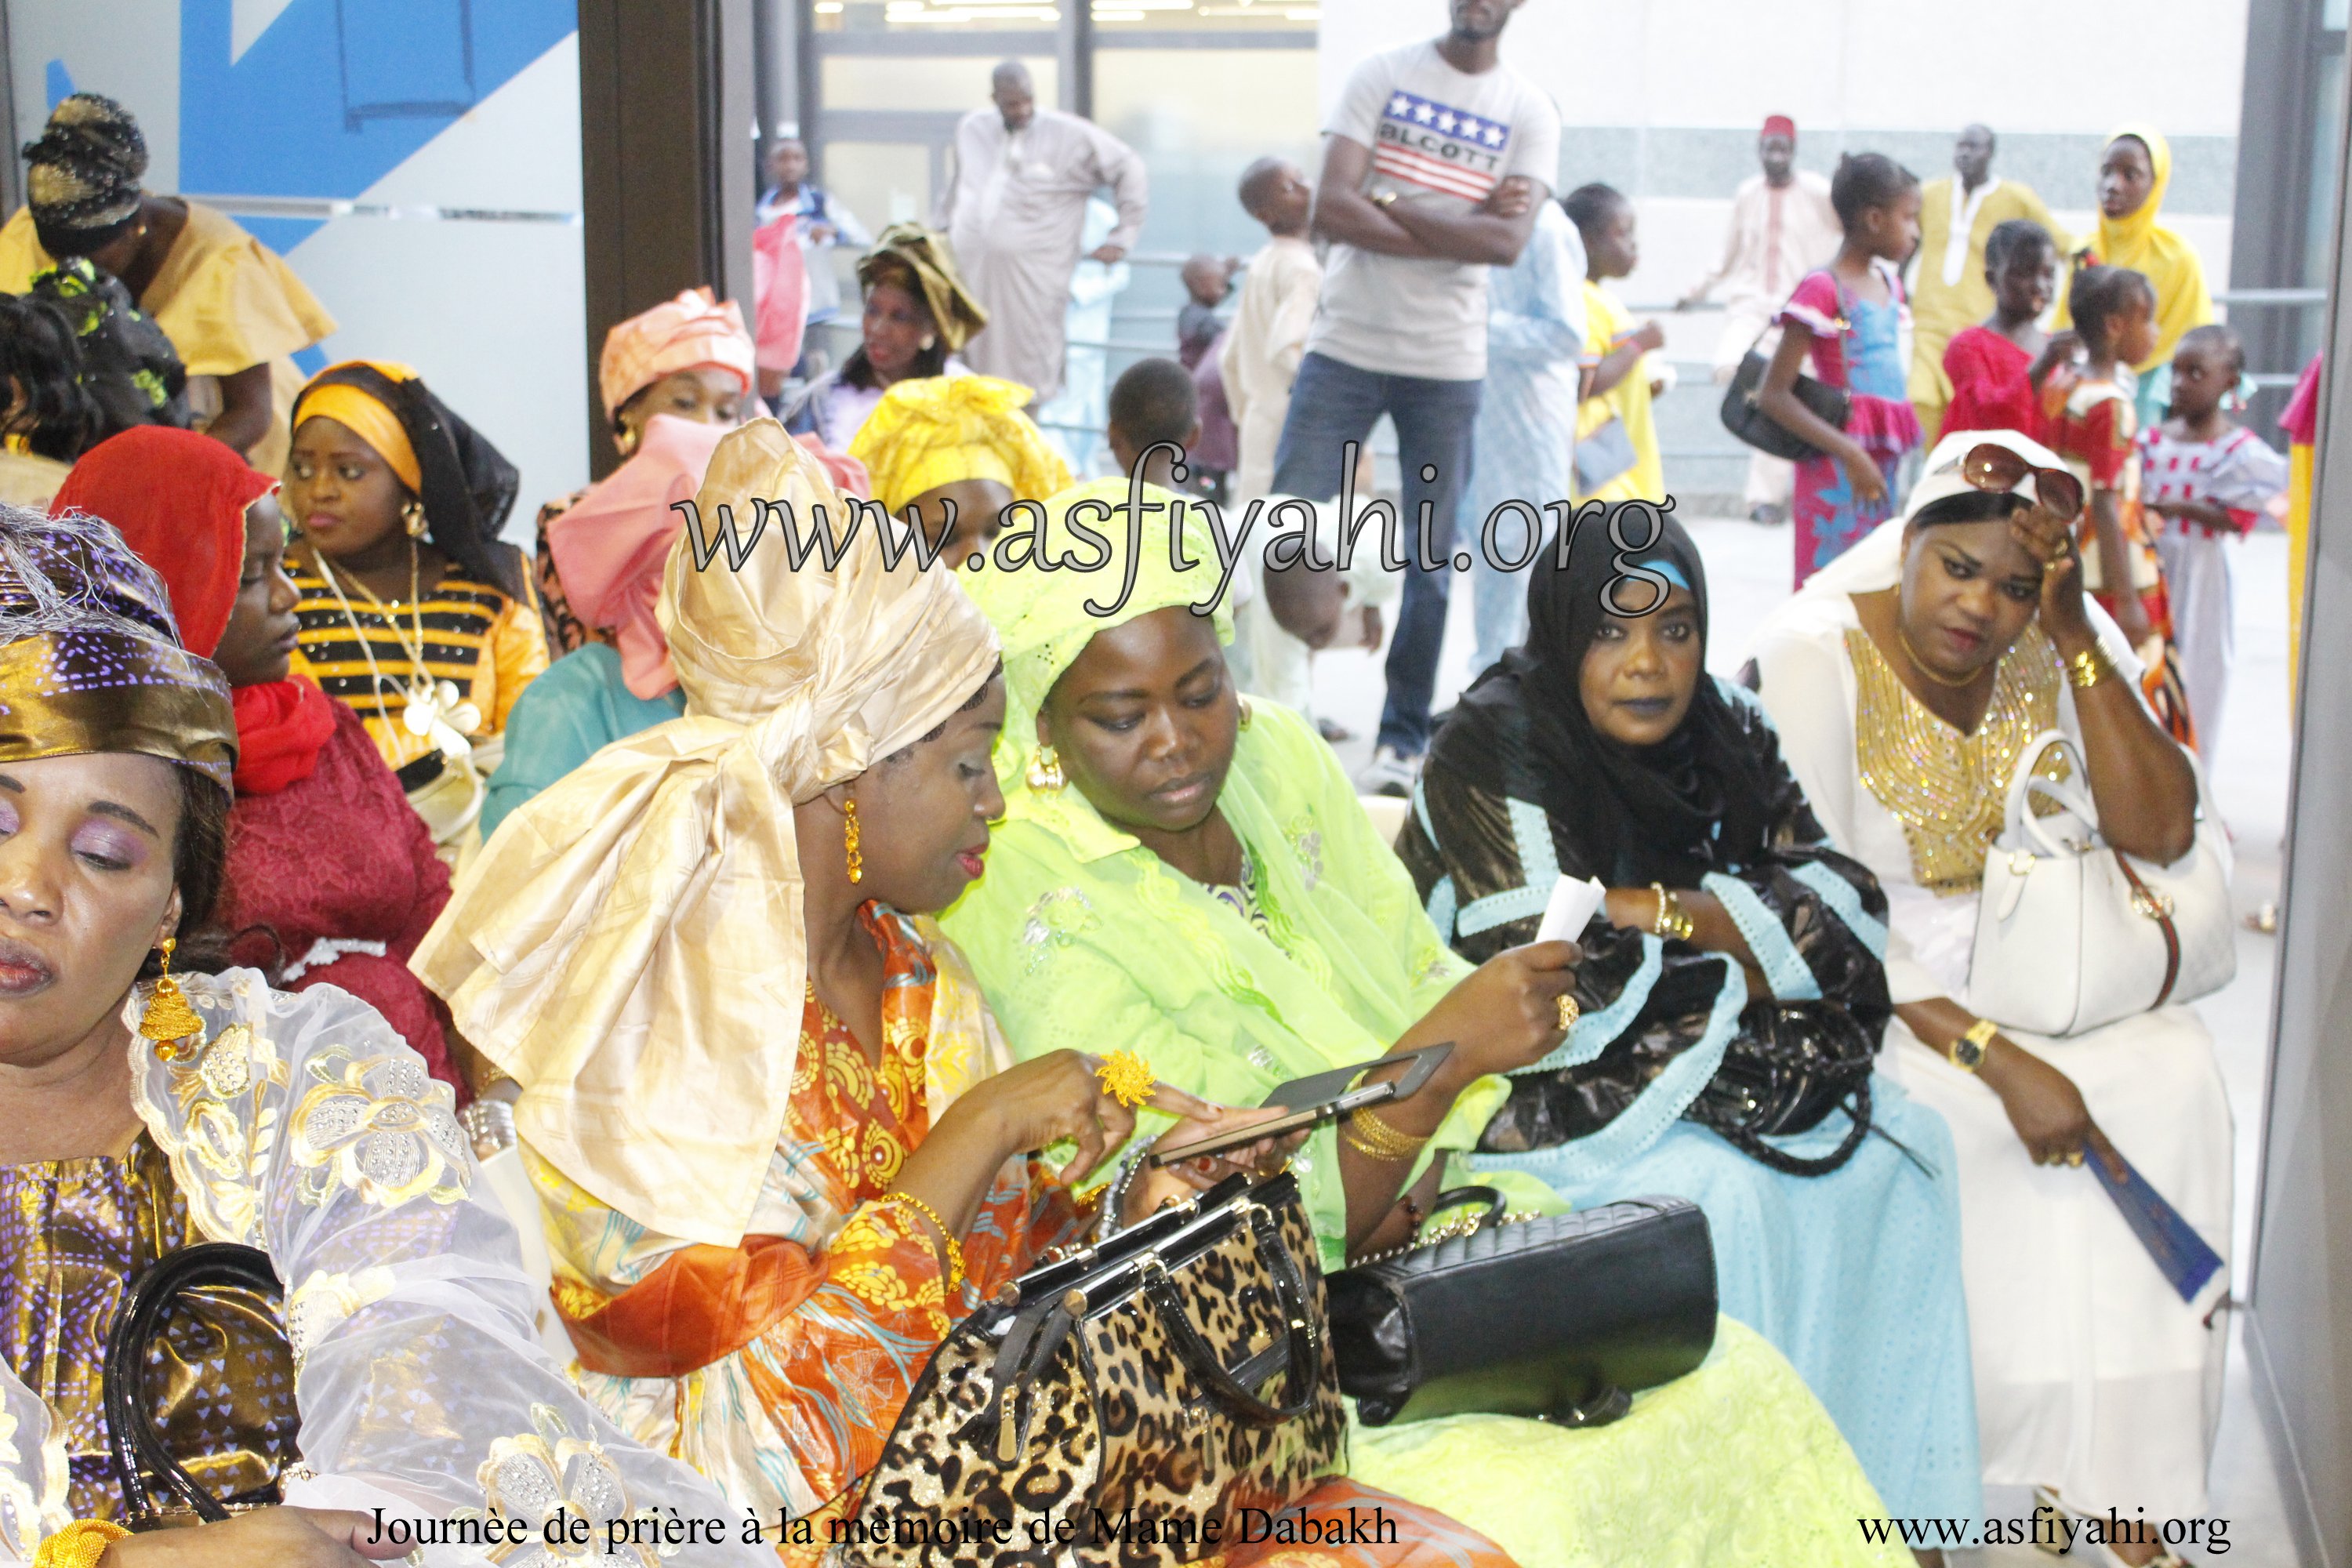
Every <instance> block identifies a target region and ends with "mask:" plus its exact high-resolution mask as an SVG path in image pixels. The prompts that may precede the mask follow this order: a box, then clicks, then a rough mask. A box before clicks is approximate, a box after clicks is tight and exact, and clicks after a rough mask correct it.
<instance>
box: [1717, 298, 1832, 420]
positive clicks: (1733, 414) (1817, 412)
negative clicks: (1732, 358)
mask: <svg viewBox="0 0 2352 1568" xmlns="http://www.w3.org/2000/svg"><path fill="white" fill-rule="evenodd" d="M1838 304H1839V308H1840V309H1841V310H1843V308H1844V304H1845V300H1844V294H1843V290H1840V293H1839V299H1838ZM1841 325H1843V322H1842V323H1841ZM1771 330H1772V328H1771V326H1770V324H1769V323H1767V325H1766V326H1765V328H1764V332H1769V331H1771ZM1764 332H1759V333H1757V334H1756V342H1757V343H1761V342H1763V341H1764ZM1851 352H1852V349H1851V347H1850V346H1849V349H1848V353H1851ZM1771 368H1772V362H1771V361H1770V360H1769V359H1768V358H1766V357H1765V356H1764V354H1763V353H1762V352H1761V351H1760V350H1759V349H1758V348H1757V347H1756V346H1755V344H1750V345H1749V346H1748V353H1746V354H1745V355H1743V356H1742V357H1741V359H1740V361H1739V368H1738V370H1737V371H1735V372H1734V373H1733V374H1732V377H1731V384H1730V385H1729V386H1727V387H1726V388H1724V391H1723V427H1724V428H1725V429H1727V430H1728V431H1730V432H1731V433H1732V434H1733V435H1734V436H1737V437H1739V438H1740V440H1742V441H1744V442H1746V443H1747V444H1748V446H1750V447H1755V448H1756V449H1757V450H1758V451H1759V452H1762V453H1763V454H1765V455H1766V456H1767V457H1772V458H1787V459H1788V460H1789V461H1790V462H1792V463H1801V462H1803V461H1804V460H1805V459H1806V458H1818V457H1820V456H1821V455H1822V451H1821V448H1820V447H1816V446H1814V445H1813V444H1812V443H1811V441H1808V440H1806V439H1805V438H1804V437H1802V436H1800V435H1798V434H1796V433H1795V432H1794V431H1792V430H1790V428H1789V427H1788V426H1785V425H1783V424H1781V423H1780V421H1779V420H1777V419H1775V418H1773V417H1772V416H1770V415H1769V414H1767V413H1765V412H1764V408H1763V405H1762V404H1761V403H1759V401H1758V399H1759V398H1760V397H1762V396H1763V395H1764V377H1765V374H1766V373H1768V372H1769V371H1770V370H1771ZM1790 391H1792V392H1794V393H1795V394H1796V395H1797V401H1798V402H1800V403H1801V404H1803V405H1805V410H1806V412H1808V413H1810V414H1811V415H1812V416H1814V417H1815V418H1817V419H1819V420H1820V421H1821V422H1822V424H1824V425H1827V426H1830V427H1831V428H1832V429H1833V430H1843V429H1844V428H1845V422H1846V420H1847V419H1848V418H1850V417H1851V416H1852V415H1853V398H1852V397H1850V396H1848V395H1847V394H1846V391H1845V389H1844V388H1843V387H1842V386H1832V385H1831V384H1829V383H1828V382H1825V381H1822V380H1821V379H1820V378H1818V377H1816V376H1811V375H1807V374H1805V373H1804V372H1803V371H1799V372H1798V373H1797V380H1796V383H1795V384H1794V385H1792V386H1791V387H1790Z"/></svg>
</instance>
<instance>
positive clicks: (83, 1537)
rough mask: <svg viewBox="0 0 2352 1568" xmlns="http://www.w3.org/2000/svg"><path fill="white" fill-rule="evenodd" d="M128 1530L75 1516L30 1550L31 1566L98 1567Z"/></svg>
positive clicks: (46, 1567)
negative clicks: (31, 1553) (73, 1519)
mask: <svg viewBox="0 0 2352 1568" xmlns="http://www.w3.org/2000/svg"><path fill="white" fill-rule="evenodd" d="M130 1533H131V1532H130V1531H127V1530H125V1529H123V1528H122V1526H121V1525H119V1524H110V1523H108V1522H107V1521H105V1520H102V1519H78V1520H75V1521H73V1522H72V1523H71V1524H68V1525H67V1526H66V1527H65V1528H64V1529H63V1530H60V1531H58V1532H57V1533H56V1534H55V1535H52V1536H50V1537H49V1538H48V1539H47V1541H44V1542H41V1547H40V1550H39V1551H37V1552H34V1553H33V1568H98V1560H99V1559H100V1558H101V1557H103V1556H105V1555H106V1549H107V1548H108V1547H110V1546H111V1545H113V1544H114V1543H115V1542H118V1541H120V1540H121V1539H122V1538H123V1537H124V1536H126V1535H128V1534H130Z"/></svg>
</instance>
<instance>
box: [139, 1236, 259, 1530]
mask: <svg viewBox="0 0 2352 1568" xmlns="http://www.w3.org/2000/svg"><path fill="white" fill-rule="evenodd" d="M206 1289H236V1290H243V1291H247V1292H249V1293H250V1294H252V1295H254V1296H257V1297H261V1298H263V1299H266V1300H270V1301H273V1302H278V1303H281V1304H282V1303H283V1301H284V1300H285V1294H286V1292H285V1288H284V1287H283V1286H282V1285H280V1284H279V1283H278V1274H277V1270H276V1269H274V1268H271V1267H270V1262H269V1255H268V1253H266V1252H263V1251H261V1250H260V1249H259V1248H257V1247H243V1246H240V1245H238V1244H237V1243H236V1242H229V1241H206V1242H199V1243H198V1244H196V1245H195V1246H194V1247H181V1248H179V1249H178V1250H177V1251H174V1252H167V1253H165V1254H164V1255H163V1257H161V1258H157V1259H156V1260H155V1261H154V1262H153V1263H151V1264H149V1265H148V1266H147V1268H145V1269H144V1270H142V1272H141V1273H140V1275H139V1277H138V1278H137V1279H134V1280H132V1281H131V1289H129V1290H128V1291H126V1292H125V1293H124V1295H123V1298H122V1306H121V1310H120V1311H118V1312H117V1313H116V1315H115V1319H114V1327H113V1329H112V1330H111V1331H110V1332H109V1333H108V1335H107V1340H106V1369H105V1399H106V1430H107V1443H108V1447H109V1452H110V1457H111V1458H112V1459H113V1465H114V1476H115V1479H116V1481H117V1482H118V1483H119V1484H120V1485H121V1489H122V1504H123V1519H122V1522H123V1524H124V1525H125V1526H126V1527H127V1528H129V1529H131V1530H132V1531H149V1530H163V1529H169V1528H173V1527H175V1526H180V1525H187V1524H196V1523H205V1524H217V1523H219V1522H220V1521H223V1520H225V1519H227V1518H228V1517H229V1516H230V1515H232V1514H236V1513H243V1512H245V1511H247V1510H251V1509H257V1508H268V1507H270V1506H272V1505H274V1504H276V1503H278V1502H279V1501H281V1500H282V1497H281V1488H280V1484H279V1480H278V1479H272V1480H271V1481H270V1483H269V1484H268V1486H267V1487H264V1488H259V1489H255V1490H253V1491H248V1492H243V1493H240V1494H238V1495H237V1496H235V1497H230V1498H215V1496H213V1494H212V1493H211V1492H209V1491H207V1490H205V1487H204V1484H203V1483H202V1482H200V1481H198V1480H197V1479H196V1478H195V1477H194V1476H192V1475H190V1474H189V1473H188V1469H187V1467H186V1466H184V1465H183V1464H181V1463H180V1461H179V1460H178V1459H177V1458H174V1457H173V1453H172V1449H171V1446H170V1445H169V1444H168V1443H167V1442H165V1440H164V1436H163V1431H162V1429H161V1428H160V1427H158V1426H157V1425H156V1423H155V1416H154V1412H153V1410H152V1406H151V1405H150V1403H149V1400H148V1397H147V1362H148V1352H149V1349H150V1347H151V1346H152V1345H153V1344H154V1343H155V1342H156V1340H157V1339H158V1338H159V1337H160V1336H161V1335H162V1334H163V1328H164V1324H165V1322H166V1321H167V1320H168V1319H169V1318H170V1317H171V1316H172V1313H173V1310H174V1309H175V1308H177V1307H179V1306H180V1305H182V1304H183V1303H184V1301H185V1300H187V1298H188V1297H189V1296H190V1295H191V1293H193V1292H195V1291H199V1290H206ZM289 1355H290V1352H289ZM289 1457H290V1456H289ZM159 1491H160V1492H162V1493H163V1494H164V1496H165V1498H166V1499H167V1501H165V1502H164V1503H163V1504H162V1505H161V1506H159V1505H158V1504H157V1503H156V1502H155V1500H154V1498H155V1494H156V1493H157V1492H159Z"/></svg>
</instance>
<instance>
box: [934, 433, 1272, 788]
mask: <svg viewBox="0 0 2352 1568" xmlns="http://www.w3.org/2000/svg"><path fill="white" fill-rule="evenodd" d="M1128 488H1129V487H1128V481H1127V479H1125V478H1123V477H1121V476H1118V475H1113V476H1111V477H1110V478H1108V479H1090V480H1088V481H1087V483H1085V484H1082V485H1076V486H1073V487H1072V488H1070V489H1066V490H1064V491H1063V492H1062V493H1061V494H1059V495H1057V496H1055V498H1054V499H1053V500H1050V501H1048V502H1047V503H1046V505H1045V515H1046V527H1045V537H1046V538H1047V540H1049V541H1051V542H1053V548H1054V549H1055V551H1056V552H1058V551H1060V550H1062V549H1064V548H1066V547H1067V546H1068V544H1069V542H1070V540H1071V538H1072V534H1071V531H1070V527H1069V522H1068V521H1067V520H1068V518H1069V514H1070V510H1071V509H1072V508H1073V507H1075V506H1076V505H1077V504H1078V503H1079V502H1081V501H1089V500H1092V501H1100V502H1102V503H1103V504H1104V505H1106V506H1108V507H1109V508H1111V509H1112V511H1111V515H1110V516H1109V518H1108V521H1105V520H1104V519H1103V518H1101V517H1099V516H1097V517H1096V518H1095V519H1094V521H1093V523H1092V526H1093V528H1094V530H1095V531H1096V532H1097V533H1098V534H1101V535H1102V536H1103V538H1104V540H1105V542H1106V543H1107V544H1108V546H1109V559H1108V561H1106V562H1105V563H1103V564H1102V565H1101V566H1100V567H1098V568H1097V569H1096V570H1094V571H1090V572H1089V571H1076V570H1072V569H1070V568H1068V567H1063V568H1060V569H1058V570H1051V569H1047V568H1045V567H1044V566H1042V565H1041V564H1039V563H1037V562H1036V561H1035V560H1034V558H1033V559H1031V560H1029V561H1026V562H1024V563H1020V564H1017V565H1014V566H1013V568H1012V569H1010V570H1003V569H1000V568H999V567H998V566H997V564H996V563H993V562H991V563H989V564H988V565H987V566H986V567H984V568H983V569H982V570H981V571H979V572H975V573H971V574H968V575H966V577H965V578H964V586H965V587H966V588H968V589H970V590H971V596H972V597H973V598H974V599H976V600H977V601H979V604H980V607H981V611H982V614H984V615H986V616H988V620H989V624H990V625H992V626H994V627H995V628H996V635H997V637H998V638H999V639H1000V640H1001V641H1002V642H1003V645H1004V728H1003V731H1000V732H999V734H998V736H997V742H996V754H995V761H996V779H997V783H998V784H1001V785H1002V786H1003V790H1004V794H1005V798H1006V799H1007V800H1008V801H1012V800H1013V799H1015V798H1016V797H1018V796H1022V795H1025V794H1026V793H1027V791H1028V784H1027V781H1026V779H1025V777H1024V773H1025V771H1026V765H1027V760H1028V757H1029V754H1030V752H1031V750H1032V749H1033V748H1034V746H1035V745H1036V743H1037V710H1039V709H1041V708H1043V707H1045V696H1046V693H1048V692H1050V691H1052V690H1053V689H1054V683H1055V681H1057V680H1059V679H1061V678H1062V672H1063V671H1064V670H1066V669H1067V668H1070V666H1071V665H1072V664H1073V663H1075V662H1076V660H1077V657H1078V655H1080V654H1082V653H1084V652H1085V651H1086V648H1087V644H1088V643H1090V642H1092V641H1093V640H1094V639H1095V634H1097V632H1105V631H1109V630H1111V629H1112V628H1113V627H1116V626H1125V625H1126V624H1127V623H1128V622H1129V621H1131V620H1133V619H1135V618H1136V617H1137V616H1148V615H1150V613H1151V612H1152V611H1154V610H1164V609H1166V608H1168V607H1169V606H1170V605H1206V604H1210V603H1212V602H1213V603H1214V604H1215V605H1216V608H1215V609H1214V610H1213V611H1212V612H1211V618H1212V620H1213V624H1214V626H1215V628H1216V634H1217V640H1218V641H1219V642H1221V643H1230V642H1232V641H1233V640H1234V617H1233V612H1232V611H1231V610H1229V609H1228V608H1227V607H1226V606H1225V604H1224V601H1223V600H1222V599H1220V598H1219V597H1218V595H1217V588H1218V584H1219V582H1220V579H1221V578H1222V577H1223V572H1222V571H1221V570H1220V568H1219V566H1218V563H1217V547H1216V542H1215V541H1214V540H1213V539H1212V538H1211V537H1210V534H1209V529H1208V524H1207V523H1206V522H1205V521H1203V520H1202V515H1201V514H1200V513H1199V512H1198V511H1195V510H1192V509H1191V508H1189V507H1188V508H1187V509H1186V510H1185V513H1184V525H1183V530H1182V534H1181V538H1182V547H1183V548H1182V556H1181V559H1179V558H1178V556H1177V555H1176V554H1175V553H1173V550H1172V547H1171V542H1170V539H1169V528H1168V513H1167V512H1166V511H1165V510H1159V511H1153V512H1150V513H1147V514H1146V516H1145V520H1144V521H1143V524H1142V526H1141V528H1140V529H1139V530H1136V531H1130V529H1129V520H1128V517H1127V502H1128ZM1176 499H1177V498H1176V497H1174V496H1173V495H1171V493H1170V492H1168V491H1166V490H1163V489H1159V488H1157V487H1156V486H1155V487H1149V488H1148V489H1147V490H1146V493H1145V500H1146V501H1147V502H1150V501H1157V502H1159V503H1160V506H1161V507H1162V508H1165V507H1166V506H1167V505H1168V503H1169V502H1171V501H1172V500H1176ZM1122 595H1124V597H1123V599H1122Z"/></svg>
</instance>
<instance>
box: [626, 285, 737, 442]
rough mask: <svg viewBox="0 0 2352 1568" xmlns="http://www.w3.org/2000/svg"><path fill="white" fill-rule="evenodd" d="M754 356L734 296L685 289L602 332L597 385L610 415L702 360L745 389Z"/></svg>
mask: <svg viewBox="0 0 2352 1568" xmlns="http://www.w3.org/2000/svg"><path fill="white" fill-rule="evenodd" d="M752 357H753V356H752V349H751V333H750V332H748V331H745V330H744V328H743V312H742V310H740V308H738V307H737V305H736V303H735V301H734V300H726V301H725V302H723V303H722V302H720V301H719V300H717V299H715V298H714V297H713V296H712V295H711V292H710V290H709V289H688V290H686V291H685V292H684V293H682V294H680V295H679V296H678V297H677V299H675V300H663V301H662V302H661V303H660V304H658V305H656V306H655V307H654V308H653V309H652V310H646V311H643V312H641V313H639V314H637V315H635V316H631V317H630V318H629V319H628V320H627V321H623V322H622V323H621V324H620V325H619V326H617V327H614V329H613V330H612V331H609V332H607V333H605V334H604V353H603V354H602V355H600V356H599V357H598V359H597V361H596V390H597V391H598V393H600V394H601V395H603V397H604V413H605V416H607V417H608V418H609V417H610V416H612V415H613V414H614V413H615V412H616V411H618V410H619V408H620V406H621V405H623V404H624V403H626V402H627V401H628V400H629V399H630V398H632V397H635V395H637V394H638V393H640V392H643V391H644V390H645V389H646V387H648V386H651V385H652V384H654V383H656V382H657V381H659V380H660V379H661V378H662V377H664V376H666V375H674V374H677V372H679V371H682V370H695V369H698V368H699V367H701V366H704V365H709V366H713V367H715V368H717V369H719V370H724V371H731V372H733V373H734V374H735V377H736V379H738V380H739V381H740V382H741V383H742V384H743V390H744V391H746V392H749V391H751V377H752Z"/></svg>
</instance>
